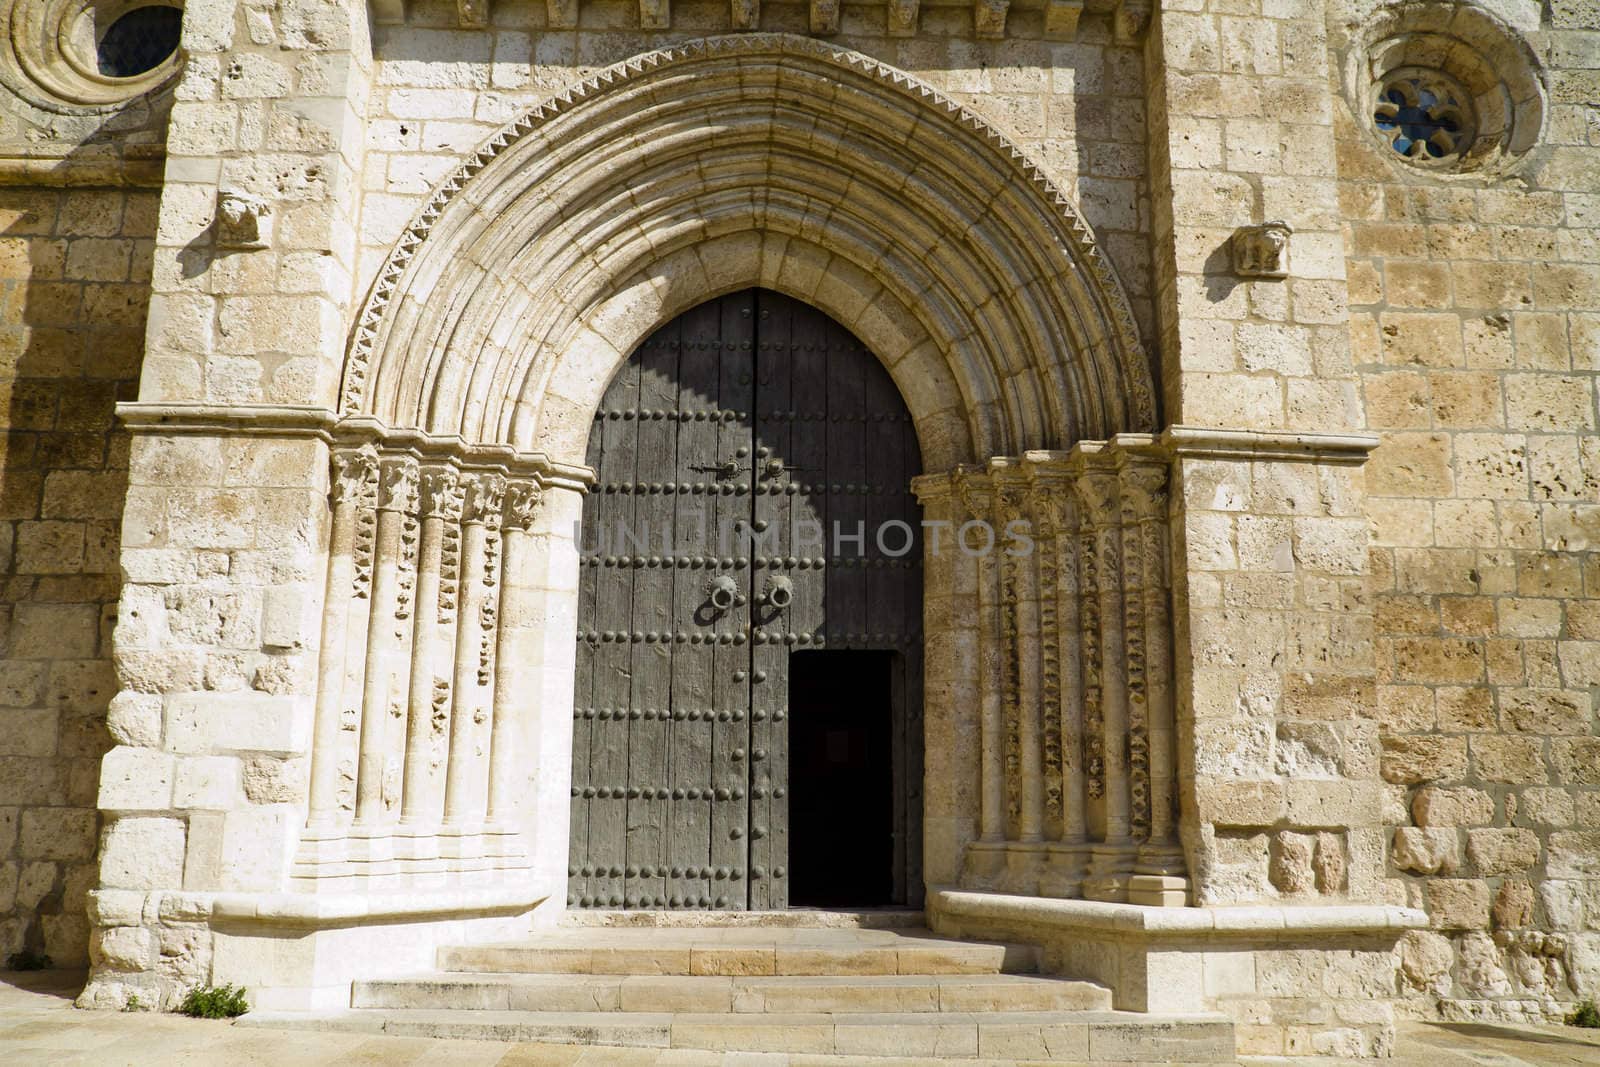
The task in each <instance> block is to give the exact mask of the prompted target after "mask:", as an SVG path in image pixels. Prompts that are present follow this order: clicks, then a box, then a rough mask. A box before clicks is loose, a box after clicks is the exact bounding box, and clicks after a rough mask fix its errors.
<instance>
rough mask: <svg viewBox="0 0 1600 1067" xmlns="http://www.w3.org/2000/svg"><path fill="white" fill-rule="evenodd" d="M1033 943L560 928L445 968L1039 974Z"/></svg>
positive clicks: (450, 961) (471, 949) (902, 935)
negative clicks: (534, 938) (536, 938)
mask: <svg viewBox="0 0 1600 1067" xmlns="http://www.w3.org/2000/svg"><path fill="white" fill-rule="evenodd" d="M1038 956H1039V953H1038V949H1037V948H1036V947H1035V946H1032V945H1007V944H987V943H981V942H973V941H955V940H951V939H948V938H939V937H935V936H933V935H932V934H930V933H928V932H927V931H926V930H854V929H848V930H829V929H816V928H805V929H760V928H754V929H719V930H695V929H686V930H680V929H671V928H668V929H620V930H617V929H580V930H572V929H557V930H551V931H548V932H547V933H543V934H541V935H540V936H539V938H538V940H536V941H525V942H515V943H507V944H486V945H470V946H460V947H448V948H443V949H441V950H440V951H439V956H438V966H439V969H440V970H443V971H466V972H492V973H497V974H505V973H518V974H529V973H533V974H639V975H645V974H650V975H664V974H683V975H691V974H692V975H720V976H728V977H739V976H747V975H868V974H879V975H889V974H1001V973H1006V974H1032V973H1035V972H1036V971H1037V970H1038V963H1039V960H1038Z"/></svg>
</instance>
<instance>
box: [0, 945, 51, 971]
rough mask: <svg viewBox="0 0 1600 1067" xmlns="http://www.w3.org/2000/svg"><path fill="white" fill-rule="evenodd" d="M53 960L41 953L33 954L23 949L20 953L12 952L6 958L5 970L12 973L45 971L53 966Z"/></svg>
mask: <svg viewBox="0 0 1600 1067" xmlns="http://www.w3.org/2000/svg"><path fill="white" fill-rule="evenodd" d="M55 962H56V961H55V960H53V959H51V958H50V957H49V956H46V955H45V954H44V953H43V952H35V951H33V949H31V948H25V949H23V950H22V951H21V952H13V953H12V954H11V955H9V956H7V957H6V969H7V970H12V971H47V970H49V969H50V968H51V967H53V966H55Z"/></svg>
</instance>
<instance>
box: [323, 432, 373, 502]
mask: <svg viewBox="0 0 1600 1067" xmlns="http://www.w3.org/2000/svg"><path fill="white" fill-rule="evenodd" d="M377 489H378V450H377V449H375V448H373V447H372V446H371V445H363V446H362V447H360V448H356V449H351V450H349V451H345V452H335V453H334V454H333V486H332V496H333V502H334V504H363V503H365V504H369V505H370V504H371V503H372V502H373V501H374V499H375V498H376V494H377Z"/></svg>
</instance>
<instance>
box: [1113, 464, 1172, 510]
mask: <svg viewBox="0 0 1600 1067" xmlns="http://www.w3.org/2000/svg"><path fill="white" fill-rule="evenodd" d="M1122 491H1123V493H1124V495H1125V496H1126V498H1127V503H1128V506H1129V507H1130V508H1131V510H1132V511H1133V513H1134V514H1136V515H1137V516H1138V517H1139V518H1141V519H1156V518H1162V517H1164V516H1165V515H1166V511H1167V468H1166V465H1165V464H1159V463H1135V464H1131V465H1129V466H1128V467H1127V468H1125V469H1124V470H1123V472H1122Z"/></svg>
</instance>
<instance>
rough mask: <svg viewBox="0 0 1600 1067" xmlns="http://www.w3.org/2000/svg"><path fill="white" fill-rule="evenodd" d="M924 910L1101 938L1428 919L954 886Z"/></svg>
mask: <svg viewBox="0 0 1600 1067" xmlns="http://www.w3.org/2000/svg"><path fill="white" fill-rule="evenodd" d="M928 910H929V911H930V912H933V913H935V914H937V915H942V916H944V917H947V918H950V919H957V920H960V919H968V920H978V921H980V922H999V923H1015V924H1026V925H1029V926H1038V927H1045V928H1048V929H1051V930H1054V931H1075V932H1081V933H1085V934H1091V935H1100V936H1102V937H1105V936H1113V937H1126V936H1130V935H1140V934H1142V935H1145V936H1146V937H1163V938H1194V937H1202V938H1260V937H1263V936H1268V937H1272V936H1290V937H1292V936H1294V935H1297V934H1329V933H1346V934H1359V933H1381V932H1385V931H1392V932H1394V933H1396V934H1398V933H1400V932H1401V931H1404V930H1415V929H1422V928H1426V927H1427V925H1428V917H1427V914H1426V913H1425V912H1423V911H1422V910H1421V909H1418V908H1402V907H1396V906H1394V905H1389V904H1328V905H1306V906H1303V907H1296V906H1275V905H1267V906H1247V905H1241V906H1238V907H1199V908H1158V907H1145V906H1142V905H1138V904H1107V903H1102V902H1099V901H1093V900H1057V899H1053V898H1048V897H1025V896H1010V895H1007V894H1003V893H978V892H971V891H968V890H962V889H953V888H930V889H929V891H928Z"/></svg>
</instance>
